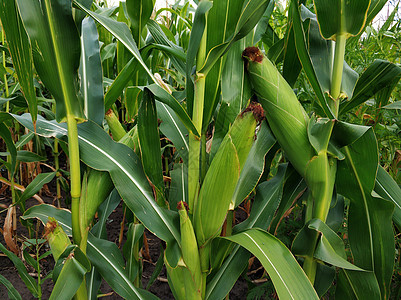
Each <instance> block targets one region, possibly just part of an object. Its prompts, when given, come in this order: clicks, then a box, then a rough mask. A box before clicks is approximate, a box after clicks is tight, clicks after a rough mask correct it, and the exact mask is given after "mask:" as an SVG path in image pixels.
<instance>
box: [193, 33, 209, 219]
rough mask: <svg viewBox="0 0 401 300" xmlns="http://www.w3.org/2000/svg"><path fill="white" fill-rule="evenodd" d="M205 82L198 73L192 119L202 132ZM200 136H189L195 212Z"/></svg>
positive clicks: (199, 62)
mask: <svg viewBox="0 0 401 300" xmlns="http://www.w3.org/2000/svg"><path fill="white" fill-rule="evenodd" d="M206 36H207V34H206V28H205V31H204V32H203V36H202V39H201V42H200V45H199V50H198V54H197V59H196V70H200V68H201V67H202V65H203V63H204V61H205V57H206ZM205 83H206V77H205V75H204V74H202V73H198V72H197V73H196V80H195V87H194V89H195V95H194V106H193V114H192V121H193V123H194V125H195V128H196V130H197V131H198V132H199V133H201V132H202V121H203V106H204V100H205V99H204V98H205ZM200 146H201V141H200V137H197V136H195V135H194V134H192V133H190V137H189V155H188V156H189V164H188V197H189V203H188V204H189V211H190V213H192V214H193V211H194V209H195V208H196V202H197V198H198V191H199V187H200V182H199V176H200V172H199V171H200V169H199V168H200V161H199V160H200Z"/></svg>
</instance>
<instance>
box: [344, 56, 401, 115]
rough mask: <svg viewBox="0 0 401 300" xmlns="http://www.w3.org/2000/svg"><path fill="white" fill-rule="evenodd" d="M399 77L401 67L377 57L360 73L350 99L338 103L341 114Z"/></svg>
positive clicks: (396, 80) (400, 75)
mask: <svg viewBox="0 0 401 300" xmlns="http://www.w3.org/2000/svg"><path fill="white" fill-rule="evenodd" d="M400 78H401V67H399V66H397V65H395V64H393V63H390V62H388V61H384V60H380V59H377V60H375V61H374V62H373V63H372V64H371V65H370V66H369V67H368V68H367V69H366V70H365V72H363V73H362V75H361V77H360V78H359V80H358V82H357V83H356V86H355V90H354V95H353V97H352V99H351V100H350V101H346V102H344V103H342V104H341V105H340V113H341V114H343V113H345V112H347V111H349V110H350V109H353V108H355V107H357V106H358V105H360V104H362V103H363V102H365V101H366V100H369V99H370V98H371V97H373V96H374V95H375V94H376V93H377V92H379V91H380V90H382V89H383V88H385V87H387V86H390V85H391V84H392V83H393V82H394V81H395V83H396V82H398V80H399V79H400ZM393 88H394V87H393Z"/></svg>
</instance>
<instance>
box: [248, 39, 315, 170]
mask: <svg viewBox="0 0 401 300" xmlns="http://www.w3.org/2000/svg"><path fill="white" fill-rule="evenodd" d="M242 56H243V58H244V60H245V64H246V69H247V70H248V74H249V78H250V80H251V82H252V85H253V88H254V91H255V92H256V94H257V96H258V98H259V101H260V103H261V104H262V107H263V108H264V110H265V114H266V118H267V120H268V122H269V125H270V127H271V129H272V131H273V133H274V135H275V136H276V138H277V140H278V142H279V143H280V145H281V147H282V148H283V149H284V151H285V154H286V156H287V157H288V159H289V160H290V161H291V163H292V165H293V166H294V168H295V169H296V170H297V171H298V172H299V173H300V174H301V175H302V176H303V175H305V171H306V165H307V163H308V162H309V161H310V159H311V158H312V157H313V155H314V151H313V148H312V146H311V144H310V142H309V140H308V131H307V126H308V123H309V117H308V115H307V114H306V112H305V110H304V108H303V107H302V105H301V104H300V103H299V101H298V99H297V97H296V95H295V94H294V92H293V90H292V89H291V87H290V86H289V85H288V83H287V81H286V80H285V79H284V78H283V77H282V76H281V74H280V73H279V71H278V70H277V69H276V67H275V66H274V65H273V64H272V63H271V62H270V60H268V59H267V58H265V57H264V56H263V54H262V52H261V51H260V50H259V49H258V48H257V47H249V48H246V49H245V51H244V52H243V54H242Z"/></svg>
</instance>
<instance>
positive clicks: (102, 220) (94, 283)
mask: <svg viewBox="0 0 401 300" xmlns="http://www.w3.org/2000/svg"><path fill="white" fill-rule="evenodd" d="M120 201H121V199H120V195H119V194H118V192H117V190H116V189H114V190H113V191H112V192H111V193H110V195H109V197H108V198H107V199H106V200H105V201H104V202H103V203H102V204H101V205H100V206H99V209H98V216H99V219H98V221H97V223H96V224H95V225H94V226H93V227H92V229H91V233H92V234H93V235H94V236H95V237H97V238H102V239H106V238H107V234H106V228H105V227H106V221H107V218H108V217H109V216H110V214H111V213H112V212H113V210H114V209H116V207H117V206H118V204H119V203H120ZM101 283H102V278H101V276H100V274H99V272H98V271H97V270H96V268H92V269H91V271H90V272H89V273H87V274H86V289H87V291H88V299H91V300H96V299H97V292H98V290H99V288H100V284H101Z"/></svg>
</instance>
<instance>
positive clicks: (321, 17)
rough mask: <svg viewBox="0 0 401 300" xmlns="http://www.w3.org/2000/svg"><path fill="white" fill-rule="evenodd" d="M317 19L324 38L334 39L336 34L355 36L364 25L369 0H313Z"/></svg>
mask: <svg viewBox="0 0 401 300" xmlns="http://www.w3.org/2000/svg"><path fill="white" fill-rule="evenodd" d="M313 2H314V4H315V10H316V15H317V20H318V22H319V28H320V32H321V34H322V36H323V37H324V38H325V39H333V40H335V39H336V36H337V35H346V36H347V37H348V36H355V35H358V34H359V33H360V32H361V31H362V29H363V27H364V26H365V22H366V17H367V13H368V9H369V5H370V0H354V1H346V0H340V1H336V2H335V3H333V2H332V1H329V0H314V1H313Z"/></svg>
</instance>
